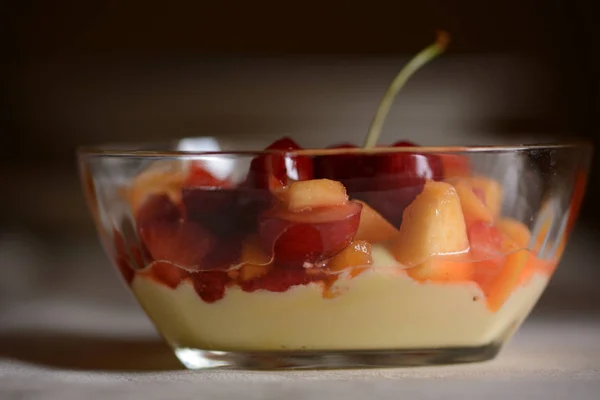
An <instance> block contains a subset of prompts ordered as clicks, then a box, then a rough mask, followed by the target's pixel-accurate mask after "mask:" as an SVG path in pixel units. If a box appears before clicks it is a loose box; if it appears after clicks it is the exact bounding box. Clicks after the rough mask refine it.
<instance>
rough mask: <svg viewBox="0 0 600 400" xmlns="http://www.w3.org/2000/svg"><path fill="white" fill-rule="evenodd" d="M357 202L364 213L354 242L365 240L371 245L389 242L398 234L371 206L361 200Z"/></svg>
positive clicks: (361, 214) (361, 215)
mask: <svg viewBox="0 0 600 400" xmlns="http://www.w3.org/2000/svg"><path fill="white" fill-rule="evenodd" d="M356 202H357V203H360V204H362V211H361V213H360V223H359V225H358V230H357V231H356V235H354V240H364V241H367V242H370V243H378V242H387V241H390V240H392V239H393V238H394V237H395V236H396V235H397V234H398V230H397V229H396V228H394V226H393V225H392V224H390V223H389V222H388V220H387V219H385V218H383V217H382V216H381V214H379V213H378V212H377V211H375V210H374V209H373V208H371V206H369V205H368V204H367V203H365V202H362V201H360V200H356Z"/></svg>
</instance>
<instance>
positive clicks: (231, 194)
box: [181, 187, 238, 237]
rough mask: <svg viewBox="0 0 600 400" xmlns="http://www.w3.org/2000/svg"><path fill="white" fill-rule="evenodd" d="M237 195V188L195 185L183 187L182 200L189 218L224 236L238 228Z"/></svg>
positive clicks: (186, 215)
mask: <svg viewBox="0 0 600 400" xmlns="http://www.w3.org/2000/svg"><path fill="white" fill-rule="evenodd" d="M237 197H238V192H237V191H236V190H235V189H220V188H199V187H193V188H183V190H182V197H181V201H182V203H183V208H184V210H185V217H186V219H187V220H189V221H193V222H196V223H198V224H200V225H202V226H204V227H205V228H207V229H209V230H210V231H211V232H213V233H215V234H216V235H217V236H221V237H223V236H228V235H229V234H231V233H232V232H235V230H236V229H235V228H236V226H235V224H236V221H237V217H238V209H237V207H236V205H237Z"/></svg>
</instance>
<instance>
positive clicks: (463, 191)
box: [454, 180, 494, 225]
mask: <svg viewBox="0 0 600 400" xmlns="http://www.w3.org/2000/svg"><path fill="white" fill-rule="evenodd" d="M454 189H456V193H458V197H460V205H461V207H462V211H463V214H464V216H465V221H466V223H467V225H469V224H470V223H472V222H477V221H481V222H485V223H488V224H491V223H493V222H494V214H493V213H492V211H491V210H490V209H489V208H488V207H487V206H486V205H485V203H484V202H483V201H482V200H481V199H480V198H479V197H478V196H477V194H476V193H475V191H474V190H473V187H472V186H471V185H469V184H468V183H466V182H465V181H462V180H460V181H457V182H455V184H454Z"/></svg>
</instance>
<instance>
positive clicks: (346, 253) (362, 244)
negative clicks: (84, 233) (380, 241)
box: [327, 240, 373, 271]
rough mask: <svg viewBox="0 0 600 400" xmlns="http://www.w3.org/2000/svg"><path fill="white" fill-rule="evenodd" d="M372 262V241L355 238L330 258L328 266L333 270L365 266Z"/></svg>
mask: <svg viewBox="0 0 600 400" xmlns="http://www.w3.org/2000/svg"><path fill="white" fill-rule="evenodd" d="M372 263H373V258H372V257H371V243H369V242H366V241H364V240H355V241H353V242H352V243H350V245H349V246H348V247H346V248H345V249H344V250H342V251H341V252H340V253H338V254H337V255H336V256H335V257H333V258H332V259H331V260H329V263H328V264H327V268H328V269H329V270H331V271H342V270H344V269H346V268H350V267H357V266H364V265H368V264H372Z"/></svg>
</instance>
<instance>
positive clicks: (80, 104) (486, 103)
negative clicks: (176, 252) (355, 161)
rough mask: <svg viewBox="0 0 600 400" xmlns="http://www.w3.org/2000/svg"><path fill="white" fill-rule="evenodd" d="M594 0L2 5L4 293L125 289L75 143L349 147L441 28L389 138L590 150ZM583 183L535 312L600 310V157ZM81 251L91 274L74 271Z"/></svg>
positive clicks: (399, 105)
mask: <svg viewBox="0 0 600 400" xmlns="http://www.w3.org/2000/svg"><path fill="white" fill-rule="evenodd" d="M392 3H394V4H393V5H392ZM592 3H593V1H567V0H563V1H554V0H548V1H535V0H521V1H516V0H505V1H494V2H491V1H481V0H462V1H447V0H437V1H433V0H419V1H410V2H408V1H406V2H381V1H371V2H350V1H345V2H341V1H340V2H333V1H329V2H327V1H321V2H317V1H313V0H308V1H302V2H280V1H267V2H265V1H263V2H258V1H253V2H251V1H245V2H242V1H239V2H234V1H220V2H190V4H179V2H176V1H169V2H154V1H127V2H120V1H103V2H97V3H95V2H77V1H62V0H59V1H41V0H33V1H21V2H12V3H9V4H8V5H5V6H4V11H3V12H2V13H1V15H2V16H1V18H2V24H1V25H2V29H3V30H4V33H3V34H2V38H3V40H4V41H5V44H4V46H3V53H4V56H5V57H4V60H5V61H4V62H3V63H2V73H1V79H2V87H3V93H4V97H3V98H4V101H3V107H2V126H1V127H0V128H1V130H0V146H1V148H2V150H3V151H2V157H1V160H0V182H2V187H3V194H2V196H0V234H2V235H3V236H2V238H0V239H2V240H4V242H2V240H0V243H4V244H2V247H0V252H2V251H4V255H3V257H4V258H3V259H2V260H4V261H2V263H1V264H0V268H2V269H8V270H10V271H12V273H14V274H16V275H15V278H11V279H5V280H4V283H3V284H2V286H1V287H0V289H3V290H4V293H9V294H12V295H15V296H17V297H19V296H25V297H27V296H29V295H31V293H39V290H41V289H40V288H44V289H47V287H48V286H49V283H48V282H54V281H58V280H61V282H64V280H65V279H67V277H72V276H74V275H77V276H81V277H82V278H83V279H85V278H87V277H90V276H93V277H95V278H94V279H98V280H99V281H101V280H102V279H104V280H105V281H106V282H108V283H107V287H109V289H106V288H105V289H102V290H101V289H97V291H96V292H94V293H96V296H97V298H103V297H106V296H107V295H106V294H107V293H109V292H110V293H113V292H115V293H116V291H117V290H118V289H114V288H115V287H116V284H117V280H116V277H113V276H112V275H108V274H107V273H106V274H105V270H108V268H106V267H105V266H103V265H104V264H107V263H108V262H107V259H106V258H105V257H104V256H103V255H102V252H101V250H100V247H99V245H98V244H97V241H96V237H95V232H94V228H93V225H92V222H91V218H90V217H89V215H88V211H87V209H86V206H85V204H84V202H83V197H82V196H81V194H80V189H79V182H78V178H77V174H76V170H75V163H74V151H75V148H76V146H78V145H84V144H94V143H102V142H111V141H115V140H124V141H140V140H142V141H145V140H162V139H167V138H177V137H183V136H194V135H204V134H210V135H215V136H236V135H245V136H246V137H259V136H260V135H271V136H277V135H279V134H292V135H293V136H294V137H296V138H297V139H298V140H299V141H300V142H301V143H303V144H305V145H306V146H310V145H312V144H315V145H316V144H318V145H322V144H328V143H332V142H335V141H341V140H342V139H344V138H346V137H351V138H353V139H354V140H357V141H360V140H361V138H362V136H363V134H364V132H366V129H367V127H368V123H369V122H370V118H371V116H372V115H373V113H374V111H375V108H376V105H377V102H378V100H379V98H380V96H381V94H382V93H383V91H384V90H385V88H386V86H387V84H388V83H389V81H390V80H391V79H392V77H393V76H394V74H395V73H396V72H397V71H398V70H399V68H400V67H401V65H402V64H403V63H404V62H405V61H406V59H407V57H409V56H410V55H412V54H414V53H416V52H418V51H419V50H420V49H422V48H423V47H424V46H426V45H428V44H429V43H430V42H431V41H432V40H433V37H434V32H435V31H436V30H437V29H439V28H443V29H445V30H447V31H448V32H450V34H451V36H452V43H451V46H450V49H449V51H448V53H447V54H445V55H444V56H443V57H442V58H440V59H439V60H436V61H435V62H434V63H433V64H432V65H431V66H428V67H427V68H426V69H424V70H423V71H422V72H420V73H419V74H417V76H416V77H415V78H414V79H413V81H411V84H410V85H409V86H408V87H407V88H406V89H405V90H404V91H403V92H402V94H401V95H400V96H399V98H398V100H397V102H396V103H395V107H394V109H393V110H392V115H391V116H390V119H389V123H388V125H387V130H386V135H387V136H386V137H385V138H386V139H388V140H390V141H391V139H394V138H399V137H403V138H406V139H411V140H415V141H418V142H420V143H423V144H472V143H478V144H481V143H489V144H492V143H509V142H510V143H512V142H524V141H528V142H531V141H554V140H558V139H573V138H576V137H584V138H588V139H590V140H592V141H594V142H595V143H597V142H598V141H599V140H600V136H599V134H598V130H597V127H596V117H597V115H598V111H600V107H599V103H598V98H599V96H598V89H599V79H598V71H600V65H599V64H598V61H597V58H596V59H594V57H593V56H594V55H595V53H597V52H598V50H599V49H600V46H599V45H598V39H599V35H598V32H597V28H596V21H595V14H594V13H593V12H592V8H591V6H592ZM325 140H326V142H325V143H323V142H324V141H325ZM590 179H591V180H590V185H589V192H588V196H587V198H586V202H585V205H584V208H583V217H582V218H581V221H582V222H581V223H580V225H579V228H578V230H577V232H576V234H575V239H574V240H573V241H572V243H571V245H570V246H569V249H568V251H567V255H566V256H565V257H566V259H565V262H564V263H563V264H564V266H563V268H562V269H561V270H560V271H559V273H558V274H557V278H556V279H555V281H553V285H554V288H553V289H552V290H549V291H548V294H547V295H546V296H544V299H543V301H542V305H541V306H540V309H541V310H549V311H551V312H559V311H565V312H571V311H573V310H581V309H598V307H599V305H600V301H598V299H600V295H599V294H598V291H597V290H594V289H595V286H594V284H593V282H594V281H596V282H597V281H598V278H599V276H600V272H599V271H598V268H597V261H596V260H597V259H598V258H597V257H596V253H595V252H596V251H597V250H595V249H594V247H595V246H594V244H595V241H596V231H597V225H596V221H597V217H598V211H597V208H596V207H595V206H594V204H596V203H597V201H598V191H597V188H598V173H597V164H595V167H594V169H593V173H592V175H591V178H590ZM7 254H8V255H7ZM92 257H93V258H94V260H95V261H94V263H95V264H94V263H93V264H94V265H96V264H97V265H96V267H97V268H102V272H98V271H96V270H94V269H93V268H92V267H91V266H88V267H86V269H85V270H81V269H79V266H80V265H81V264H78V263H82V262H85V263H87V261H84V260H89V259H90V258H92ZM7 260H8V261H7ZM0 261H1V260H0ZM40 271H41V272H40ZM59 271H60V272H59ZM19 274H20V275H19ZM103 274H105V275H103ZM52 279H54V280H52ZM19 282H21V283H19ZM36 285H38V286H36ZM100 286H101V285H100ZM100 286H99V287H100ZM58 287H59V288H60V290H61V291H63V292H64V291H67V292H68V291H69V290H71V289H69V288H67V287H66V286H64V287H63V286H60V285H58ZM86 294H87V295H89V292H88V293H86ZM117 297H118V296H117Z"/></svg>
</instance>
